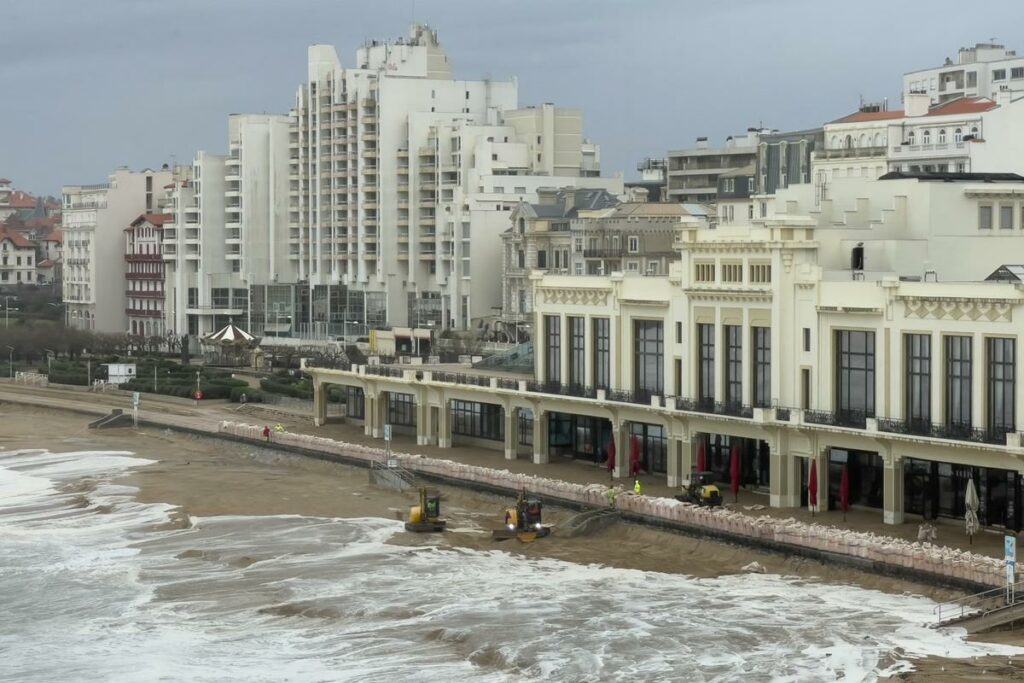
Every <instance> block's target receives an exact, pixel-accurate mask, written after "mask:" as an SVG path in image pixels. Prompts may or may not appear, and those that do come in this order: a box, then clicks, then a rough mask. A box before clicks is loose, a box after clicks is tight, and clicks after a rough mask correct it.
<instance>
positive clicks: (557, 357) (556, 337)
mask: <svg viewBox="0 0 1024 683" xmlns="http://www.w3.org/2000/svg"><path fill="white" fill-rule="evenodd" d="M544 328H545V329H544V335H545V337H547V361H548V363H547V377H546V378H545V379H547V381H549V382H561V381H562V319H561V318H560V317H559V316H557V315H546V316H544Z"/></svg>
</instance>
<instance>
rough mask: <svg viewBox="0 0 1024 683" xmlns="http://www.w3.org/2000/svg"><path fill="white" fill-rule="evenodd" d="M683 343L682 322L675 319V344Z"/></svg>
mask: <svg viewBox="0 0 1024 683" xmlns="http://www.w3.org/2000/svg"><path fill="white" fill-rule="evenodd" d="M682 343H683V323H682V322H680V321H678V320H677V321H676V344H682Z"/></svg>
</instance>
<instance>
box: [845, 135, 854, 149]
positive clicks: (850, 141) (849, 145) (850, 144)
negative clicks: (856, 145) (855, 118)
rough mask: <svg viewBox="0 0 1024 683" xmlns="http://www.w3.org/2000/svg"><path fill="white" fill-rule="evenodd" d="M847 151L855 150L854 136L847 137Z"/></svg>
mask: <svg viewBox="0 0 1024 683" xmlns="http://www.w3.org/2000/svg"><path fill="white" fill-rule="evenodd" d="M846 149H853V136H852V135H847V136H846Z"/></svg>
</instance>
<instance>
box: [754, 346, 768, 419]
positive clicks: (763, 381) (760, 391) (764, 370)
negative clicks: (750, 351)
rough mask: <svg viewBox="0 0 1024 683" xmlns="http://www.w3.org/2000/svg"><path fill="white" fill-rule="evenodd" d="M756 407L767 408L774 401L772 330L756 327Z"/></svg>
mask: <svg viewBox="0 0 1024 683" xmlns="http://www.w3.org/2000/svg"><path fill="white" fill-rule="evenodd" d="M753 332H754V386H753V389H754V405H755V406H758V407H759V408H766V407H768V406H769V405H771V401H772V328H770V327H755V328H753Z"/></svg>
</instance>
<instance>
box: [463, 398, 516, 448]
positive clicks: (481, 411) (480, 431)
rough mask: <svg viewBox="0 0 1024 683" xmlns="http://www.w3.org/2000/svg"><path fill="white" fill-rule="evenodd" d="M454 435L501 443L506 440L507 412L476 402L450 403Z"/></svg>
mask: <svg viewBox="0 0 1024 683" xmlns="http://www.w3.org/2000/svg"><path fill="white" fill-rule="evenodd" d="M450 406H451V417H452V422H451V425H452V434H461V435H463V436H472V437H476V438H480V439H490V440H492V441H501V440H502V439H504V438H505V412H504V410H503V409H502V407H501V406H498V405H494V404H491V403H477V402H476V401H459V400H453V401H451V403H450Z"/></svg>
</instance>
